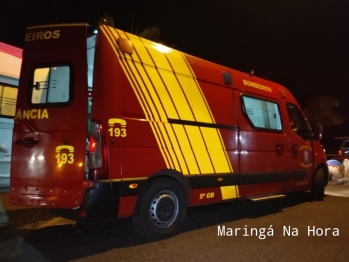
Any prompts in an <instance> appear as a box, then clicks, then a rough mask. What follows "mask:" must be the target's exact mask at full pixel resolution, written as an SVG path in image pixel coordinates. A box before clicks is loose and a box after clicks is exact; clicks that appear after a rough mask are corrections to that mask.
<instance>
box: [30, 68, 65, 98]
mask: <svg viewBox="0 0 349 262" xmlns="http://www.w3.org/2000/svg"><path fill="white" fill-rule="evenodd" d="M70 74H71V73H70V67H69V66H68V65H60V66H49V67H40V68H36V69H35V70H34V75H33V89H32V95H31V103H32V104H55V103H67V102H68V101H69V99H70V85H71V83H70Z"/></svg>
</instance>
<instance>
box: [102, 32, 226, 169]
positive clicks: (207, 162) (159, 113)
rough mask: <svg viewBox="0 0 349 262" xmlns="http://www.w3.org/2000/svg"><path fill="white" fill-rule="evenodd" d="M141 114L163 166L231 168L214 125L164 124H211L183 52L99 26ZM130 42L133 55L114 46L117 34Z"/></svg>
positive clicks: (208, 110) (200, 92)
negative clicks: (175, 121) (162, 159)
mask: <svg viewBox="0 0 349 262" xmlns="http://www.w3.org/2000/svg"><path fill="white" fill-rule="evenodd" d="M101 31H102V33H103V34H104V35H105V37H106V38H107V39H108V41H109V43H110V45H111V47H112V48H113V50H114V52H115V55H116V57H117V58H118V59H119V62H120V65H121V66H122V68H123V70H124V72H125V75H126V76H127V77H128V80H129V82H130V84H131V86H132V88H133V91H134V93H135V95H136V97H137V99H138V101H139V103H140V105H141V107H142V109H143V111H144V113H145V116H146V118H147V120H148V121H149V124H150V126H151V128H152V130H153V133H154V136H155V138H156V141H157V143H158V146H159V149H160V150H161V153H162V156H163V158H164V161H165V163H166V165H167V168H171V169H175V170H178V171H179V172H181V173H182V174H183V175H194V174H195V175H197V174H201V175H204V174H214V173H232V172H233V168H232V166H231V163H230V160H229V158H228V155H227V153H226V150H225V145H224V143H223V140H222V137H221V134H220V132H219V130H218V129H216V128H210V127H199V126H189V125H179V124H171V123H168V119H178V120H187V121H197V122H203V123H209V124H214V123H215V120H214V117H213V115H212V113H211V110H210V108H209V105H208V103H207V101H206V99H205V97H204V94H203V93H202V90H201V88H200V86H199V84H198V82H197V81H196V77H195V75H194V72H193V70H192V69H191V67H190V65H189V63H188V62H187V60H186V58H185V56H184V55H183V54H182V53H181V52H179V51H176V50H173V49H169V48H168V52H167V53H164V52H160V51H159V50H157V46H156V44H155V43H153V42H150V41H148V40H145V39H142V38H139V37H137V36H134V35H132V34H128V33H126V32H123V31H120V30H117V29H114V28H111V27H108V26H101ZM120 37H121V38H127V39H129V40H131V42H132V43H133V48H134V52H133V54H132V55H129V54H124V53H122V52H121V51H120V50H119V47H118V45H117V44H116V43H117V39H118V38H120Z"/></svg>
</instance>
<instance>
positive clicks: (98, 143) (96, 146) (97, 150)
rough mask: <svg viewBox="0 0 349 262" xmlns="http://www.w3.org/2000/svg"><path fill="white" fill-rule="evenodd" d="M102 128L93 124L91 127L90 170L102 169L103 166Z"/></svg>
mask: <svg viewBox="0 0 349 262" xmlns="http://www.w3.org/2000/svg"><path fill="white" fill-rule="evenodd" d="M101 128H102V127H101V126H100V125H99V124H98V123H96V122H91V126H90V141H89V142H90V147H89V157H88V160H89V168H100V167H102V166H103V148H102V147H103V143H102V136H101Z"/></svg>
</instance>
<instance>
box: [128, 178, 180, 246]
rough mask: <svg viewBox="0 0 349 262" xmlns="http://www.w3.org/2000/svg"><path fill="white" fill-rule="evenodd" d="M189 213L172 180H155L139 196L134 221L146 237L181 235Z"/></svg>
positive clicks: (137, 228) (160, 237) (158, 237)
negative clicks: (182, 226) (179, 233)
mask: <svg viewBox="0 0 349 262" xmlns="http://www.w3.org/2000/svg"><path fill="white" fill-rule="evenodd" d="M185 213H186V198H185V194H184V191H183V189H182V188H181V186H180V185H179V184H178V183H177V182H175V181H174V180H172V179H169V178H162V179H157V180H155V181H153V182H152V183H151V184H150V185H148V186H147V187H146V188H145V189H144V190H143V191H142V192H141V193H140V195H139V197H138V202H137V205H136V209H135V213H134V215H133V217H132V222H133V225H134V227H135V228H136V230H137V231H138V232H139V233H141V234H142V235H143V236H145V237H147V238H149V239H152V240H158V239H164V238H168V237H172V236H174V235H176V234H178V232H179V230H180V227H181V225H182V223H183V221H184V217H185Z"/></svg>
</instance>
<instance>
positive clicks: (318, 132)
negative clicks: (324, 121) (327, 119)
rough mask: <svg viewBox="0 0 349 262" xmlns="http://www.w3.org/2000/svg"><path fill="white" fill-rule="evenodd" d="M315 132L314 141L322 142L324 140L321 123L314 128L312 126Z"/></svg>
mask: <svg viewBox="0 0 349 262" xmlns="http://www.w3.org/2000/svg"><path fill="white" fill-rule="evenodd" d="M312 131H313V139H314V140H321V138H322V132H323V129H322V125H321V124H320V123H316V124H315V125H314V126H312Z"/></svg>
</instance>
